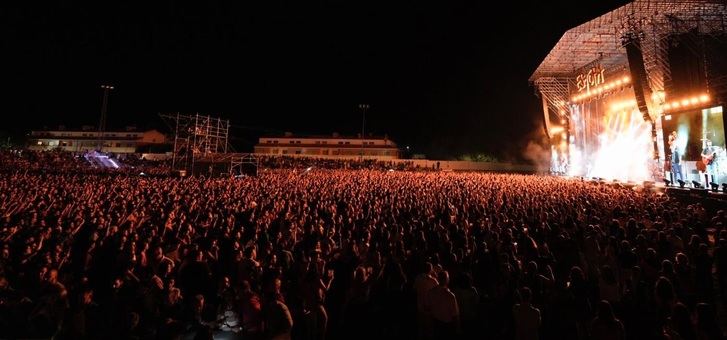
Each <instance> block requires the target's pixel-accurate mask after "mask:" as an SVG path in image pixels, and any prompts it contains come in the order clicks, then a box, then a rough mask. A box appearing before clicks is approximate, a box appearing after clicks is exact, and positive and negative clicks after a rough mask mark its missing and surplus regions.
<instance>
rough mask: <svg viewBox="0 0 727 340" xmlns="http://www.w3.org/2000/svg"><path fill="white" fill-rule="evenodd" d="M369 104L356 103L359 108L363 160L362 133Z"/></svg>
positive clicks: (362, 145)
mask: <svg viewBox="0 0 727 340" xmlns="http://www.w3.org/2000/svg"><path fill="white" fill-rule="evenodd" d="M370 107H371V106H370V105H369V104H358V108H359V109H360V110H361V115H362V119H361V161H363V156H364V133H365V127H366V110H368V109H369V108H370Z"/></svg>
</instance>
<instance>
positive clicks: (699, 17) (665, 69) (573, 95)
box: [530, 0, 727, 185]
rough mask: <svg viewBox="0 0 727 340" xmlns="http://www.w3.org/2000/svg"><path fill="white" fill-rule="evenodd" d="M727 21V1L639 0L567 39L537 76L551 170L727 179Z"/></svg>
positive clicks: (606, 175)
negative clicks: (726, 114)
mask: <svg viewBox="0 0 727 340" xmlns="http://www.w3.org/2000/svg"><path fill="white" fill-rule="evenodd" d="M707 14H709V15H707ZM634 18H639V20H634ZM725 21H727V4H725V3H724V2H723V1H710V0H704V1H685V0H665V1H649V0H636V1H634V2H632V3H629V4H627V5H624V6H622V7H620V8H618V9H616V10H614V11H611V12H609V13H606V14H604V15H602V16H600V17H598V18H595V19H593V20H591V21H589V22H586V23H584V24H582V25H580V26H577V27H575V28H573V29H571V30H569V31H567V32H565V34H564V35H563V37H562V38H561V39H560V40H559V41H558V43H557V44H556V45H555V46H554V48H553V49H552V50H551V51H550V53H549V54H548V55H547V56H546V58H545V59H544V60H543V61H542V63H541V64H540V66H539V67H538V68H537V70H536V71H535V72H534V73H533V74H532V76H531V77H530V81H531V82H532V83H533V84H534V85H535V87H536V88H537V94H538V95H539V96H540V97H541V98H542V103H543V105H542V106H543V123H544V128H545V130H546V133H547V135H548V137H549V138H550V141H551V145H552V148H551V153H552V159H551V164H552V170H553V172H557V173H565V174H568V175H571V176H585V177H588V178H590V177H600V178H606V179H609V180H612V179H619V180H621V181H624V182H625V181H628V180H631V181H635V182H641V181H644V180H651V181H654V182H657V183H658V182H661V181H662V179H663V178H667V179H672V181H673V182H676V179H679V178H680V176H679V175H681V179H682V180H684V181H685V182H688V183H689V182H691V181H692V180H697V181H704V180H703V177H704V174H705V173H707V174H709V176H710V180H709V181H707V182H715V183H718V184H720V185H721V184H722V183H724V182H727V151H726V150H727V148H725V124H724V119H723V106H724V102H725V99H726V98H727V58H725V55H727V32H726V29H725V26H724V24H723V23H724V22H725ZM677 22H678V23H679V24H676V23H677ZM710 143H711V144H710ZM707 184H708V183H707Z"/></svg>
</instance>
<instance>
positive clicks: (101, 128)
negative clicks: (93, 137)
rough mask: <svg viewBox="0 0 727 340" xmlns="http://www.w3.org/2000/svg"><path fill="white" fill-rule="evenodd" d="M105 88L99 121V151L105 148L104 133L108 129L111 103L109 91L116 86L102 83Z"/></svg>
mask: <svg viewBox="0 0 727 340" xmlns="http://www.w3.org/2000/svg"><path fill="white" fill-rule="evenodd" d="M101 88H102V89H103V99H102V100H101V120H100V121H99V123H98V151H101V149H103V133H104V130H106V109H107V107H108V104H109V91H111V90H113V89H114V87H113V86H111V85H101Z"/></svg>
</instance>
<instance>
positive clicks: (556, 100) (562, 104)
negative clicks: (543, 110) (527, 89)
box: [535, 77, 572, 118]
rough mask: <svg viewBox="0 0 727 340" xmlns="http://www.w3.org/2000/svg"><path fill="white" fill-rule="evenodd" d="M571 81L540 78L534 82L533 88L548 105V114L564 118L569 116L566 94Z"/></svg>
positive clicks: (567, 79)
mask: <svg viewBox="0 0 727 340" xmlns="http://www.w3.org/2000/svg"><path fill="white" fill-rule="evenodd" d="M571 82H572V79H569V78H557V77H542V78H538V79H536V80H535V86H536V87H537V88H538V90H539V92H540V94H541V95H542V96H543V98H545V101H546V102H547V103H548V108H549V110H548V111H550V112H555V113H556V114H557V115H558V117H561V118H565V117H567V116H569V114H570V106H569V105H568V100H569V99H568V94H569V93H570V91H569V88H570V85H571V84H570V83H571Z"/></svg>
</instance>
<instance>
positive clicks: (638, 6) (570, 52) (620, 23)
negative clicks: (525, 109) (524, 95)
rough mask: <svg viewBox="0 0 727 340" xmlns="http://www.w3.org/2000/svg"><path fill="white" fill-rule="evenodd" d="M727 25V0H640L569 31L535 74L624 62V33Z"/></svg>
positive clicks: (557, 74) (567, 74)
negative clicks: (597, 63)
mask: <svg viewBox="0 0 727 340" xmlns="http://www.w3.org/2000/svg"><path fill="white" fill-rule="evenodd" d="M725 27H727V6H726V5H725V1H715V0H702V1H698V0H681V1H680V0H636V1H634V2H632V3H629V4H626V5H624V6H622V7H620V8H618V9H616V10H613V11H611V12H609V13H606V14H604V15H602V16H600V17H598V18H595V19H593V20H591V21H588V22H586V23H584V24H582V25H580V26H577V27H575V28H572V29H570V30H568V31H567V32H565V34H563V37H561V38H560V40H559V41H558V43H557V44H556V45H555V47H554V48H553V49H552V50H551V51H550V53H548V55H547V56H546V57H545V59H544V60H543V61H542V62H541V63H540V66H538V68H537V69H536V70H535V72H534V73H533V74H532V75H531V76H530V79H529V80H530V81H531V82H535V81H537V80H538V79H541V78H572V77H574V75H575V73H576V72H577V71H578V70H579V69H582V68H583V67H584V66H587V65H589V64H591V63H593V62H595V61H598V62H599V63H600V65H601V66H602V67H603V68H604V69H606V70H608V69H611V68H613V67H615V66H618V65H624V64H626V53H625V51H624V49H623V47H622V43H621V39H622V37H624V36H625V35H626V34H628V33H642V34H643V35H642V39H646V40H648V39H659V38H660V37H663V36H664V35H665V34H668V33H670V32H681V31H686V30H690V29H694V28H697V29H699V31H700V32H705V33H709V32H725V31H726V30H725ZM647 43H648V41H647Z"/></svg>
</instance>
